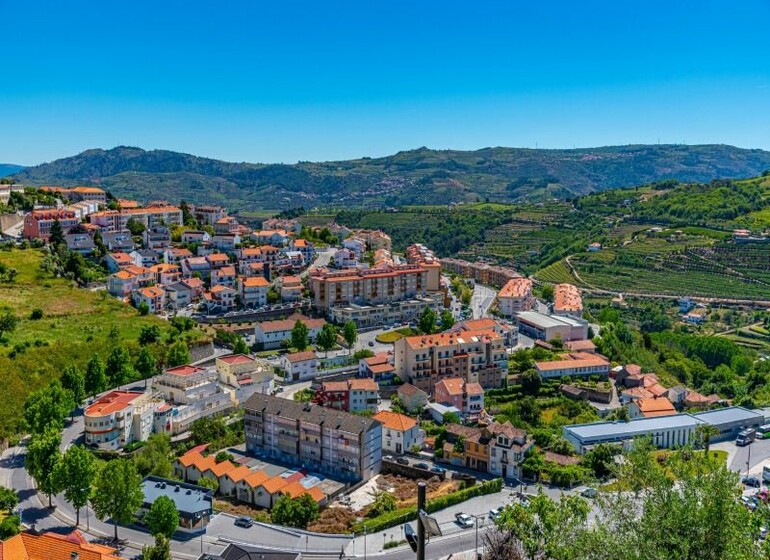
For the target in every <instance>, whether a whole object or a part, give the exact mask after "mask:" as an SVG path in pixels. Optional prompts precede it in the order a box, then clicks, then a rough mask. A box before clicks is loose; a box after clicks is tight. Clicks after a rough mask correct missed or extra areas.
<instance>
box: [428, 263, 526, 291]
mask: <svg viewBox="0 0 770 560" xmlns="http://www.w3.org/2000/svg"><path fill="white" fill-rule="evenodd" d="M441 268H443V269H444V270H446V271H447V272H452V273H454V274H459V275H460V276H464V277H466V278H472V279H473V280H475V281H476V282H480V283H481V284H489V285H491V286H504V285H505V284H507V283H508V280H511V279H512V278H518V277H520V276H521V274H519V273H518V272H516V271H515V270H513V269H512V268H506V267H504V266H497V265H493V264H488V263H482V262H469V261H465V260H462V259H441Z"/></svg>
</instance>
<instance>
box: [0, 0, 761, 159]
mask: <svg viewBox="0 0 770 560" xmlns="http://www.w3.org/2000/svg"><path fill="white" fill-rule="evenodd" d="M768 20H770V2H768V1H767V0H765V1H751V0H746V1H742V2H711V1H708V0H706V1H699V2H672V1H670V0H668V1H661V2H657V1H641V0H624V1H621V2H618V1H617V0H615V1H613V2H591V1H589V2H560V1H551V2H549V1H540V2H511V1H501V2H481V1H476V2H469V1H466V2H454V1H452V0H444V1H441V2H433V1H427V0H425V1H415V0H410V1H404V2H401V1H394V0H389V1H388V2H366V1H364V2H362V1H360V0H358V1H355V2H353V1H350V2H342V1H340V2H335V1H328V2H318V1H315V2H310V1H308V2H305V1H291V0H282V1H280V2H257V1H249V2H245V1H244V2H235V1H229V2H211V1H208V2H197V1H195V0H187V1H184V2H182V1H175V0H162V1H157V0H156V1H152V2H150V1H147V2H145V1H141V0H132V1H126V0H111V1H106V2H105V1H104V0H102V1H98V2H97V1H93V2H86V1H79V0H67V1H59V0H57V1H50V2H49V1H44V0H41V1H30V0H0V21H2V22H3V26H2V27H3V33H2V38H1V39H0V68H1V69H2V71H3V77H4V80H3V86H2V87H0V161H2V162H9V163H21V164H36V163H40V162H43V161H50V160H52V159H56V158H58V157H64V156H68V155H73V154H75V153H77V152H80V151H82V150H84V149H87V148H92V147H102V148H110V147H113V146H116V145H121V144H123V145H132V146H140V147H143V148H147V149H151V148H164V149H172V150H179V151H184V152H189V153H194V154H197V155H204V156H210V157H217V158H222V159H227V160H233V161H255V162H280V161H282V162H287V163H289V162H295V161H297V160H331V159H346V158H352V157H359V156H378V155H387V154H390V153H393V152H396V151H398V150H404V149H411V148H417V147H419V146H423V145H425V146H428V147H431V148H457V149H475V148H481V147H485V146H523V147H535V146H538V147H541V148H542V147H549V148H562V147H572V146H579V147H580V146H583V147H585V146H600V145H610V144H630V143H656V142H658V141H660V142H662V143H679V142H685V143H689V144H695V143H727V144H734V145H738V146H742V147H756V148H765V149H770V46H768V42H767V38H766V36H767V22H768Z"/></svg>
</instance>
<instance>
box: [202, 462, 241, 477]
mask: <svg viewBox="0 0 770 560" xmlns="http://www.w3.org/2000/svg"><path fill="white" fill-rule="evenodd" d="M215 460H216V458H215ZM208 470H210V471H211V473H212V474H213V475H214V476H216V477H217V478H219V477H220V476H222V475H223V474H226V473H228V472H230V471H232V470H235V465H233V464H232V463H231V462H230V461H222V462H221V463H216V464H215V465H212V466H211V467H209V469H208Z"/></svg>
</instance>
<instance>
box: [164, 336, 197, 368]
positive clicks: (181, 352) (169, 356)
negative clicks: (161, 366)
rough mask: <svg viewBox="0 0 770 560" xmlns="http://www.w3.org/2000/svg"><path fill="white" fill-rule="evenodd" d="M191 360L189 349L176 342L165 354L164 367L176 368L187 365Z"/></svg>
mask: <svg viewBox="0 0 770 560" xmlns="http://www.w3.org/2000/svg"><path fill="white" fill-rule="evenodd" d="M190 360H191V357H190V349H189V348H188V347H187V344H185V343H184V341H182V340H177V341H176V342H175V343H174V344H172V345H171V346H170V347H169V349H168V352H166V366H167V367H176V366H182V365H184V364H189V363H190Z"/></svg>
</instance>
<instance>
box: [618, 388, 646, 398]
mask: <svg viewBox="0 0 770 560" xmlns="http://www.w3.org/2000/svg"><path fill="white" fill-rule="evenodd" d="M620 394H621V395H622V396H624V397H626V398H628V399H650V398H652V397H653V394H652V393H651V392H649V391H648V390H647V389H645V388H644V387H634V388H632V389H626V390H625V391H623V392H622V393H620Z"/></svg>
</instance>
